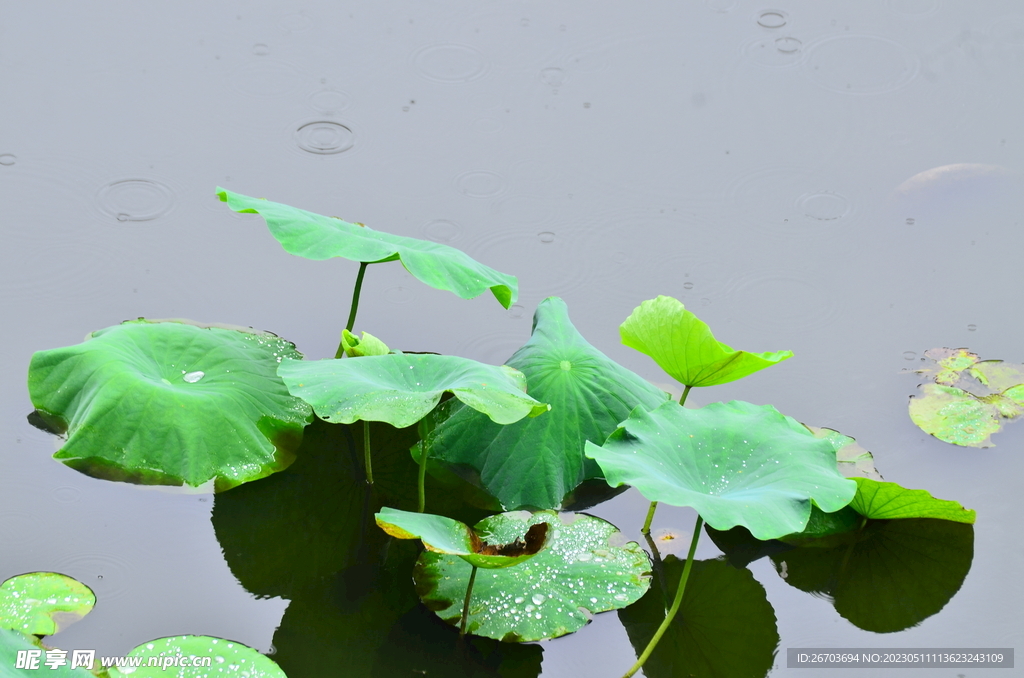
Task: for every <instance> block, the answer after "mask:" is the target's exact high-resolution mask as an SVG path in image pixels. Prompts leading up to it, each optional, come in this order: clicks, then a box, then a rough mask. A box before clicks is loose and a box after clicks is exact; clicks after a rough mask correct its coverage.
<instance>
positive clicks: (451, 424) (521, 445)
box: [428, 297, 668, 509]
mask: <svg viewBox="0 0 1024 678" xmlns="http://www.w3.org/2000/svg"><path fill="white" fill-rule="evenodd" d="M505 364H506V365H509V366H511V367H514V368H516V369H518V370H520V371H521V372H522V373H523V374H525V375H526V379H527V380H528V381H529V383H530V393H531V395H533V396H534V397H535V398H537V399H538V400H542V401H544V402H547V403H551V412H550V413H549V414H546V415H545V416H543V417H538V418H536V419H527V420H523V421H520V422H518V423H516V424H511V425H509V426H498V425H496V424H492V423H491V422H489V421H487V419H486V418H485V417H484V416H482V415H480V414H478V413H476V412H474V411H473V410H472V409H470V408H468V407H462V408H455V409H454V410H453V411H452V413H451V416H450V417H448V419H447V420H445V421H444V422H442V423H441V424H439V425H438V426H437V428H436V429H435V430H434V431H433V433H432V434H431V435H430V437H429V439H428V442H429V448H430V452H429V454H430V457H431V458H437V459H439V460H441V461H443V462H445V463H447V464H450V465H453V466H455V467H462V468H469V469H472V470H473V471H474V472H475V473H477V474H478V478H479V482H480V483H481V485H482V486H483V487H484V488H485V489H486V490H487V491H488V492H490V493H491V494H492V495H494V496H495V497H497V498H498V501H500V502H501V505H502V506H504V507H505V508H506V509H517V508H522V507H531V508H542V509H549V508H557V507H558V506H559V505H560V504H561V503H562V499H563V498H564V497H565V495H566V494H567V493H568V492H570V491H571V490H573V489H574V488H576V487H577V486H578V485H579V484H580V483H582V482H583V481H584V480H588V479H591V478H600V477H601V476H602V473H601V469H600V468H599V467H598V466H597V464H595V463H594V462H592V461H590V460H587V459H585V458H584V456H583V444H584V442H585V441H587V440H598V441H603V440H604V439H605V438H606V437H607V436H608V434H609V433H611V432H612V431H614V430H615V427H616V426H618V423H619V422H620V421H622V420H623V419H624V418H625V417H626V416H627V415H628V414H629V412H630V411H631V410H632V409H633V408H634V407H636V406H637V405H638V404H639V405H643V406H644V407H656V406H658V405H659V404H661V403H663V402H665V400H666V399H667V398H668V396H667V395H666V394H665V393H664V392H662V391H661V390H659V389H658V388H656V387H655V386H652V385H651V384H649V383H647V382H646V381H644V380H643V379H641V378H640V377H639V376H637V375H636V374H634V373H633V372H630V371H629V370H627V369H626V368H624V367H622V366H621V365H618V364H617V363H615V362H614V361H612V360H611V359H610V358H608V357H607V356H605V355H604V354H603V353H601V352H600V351H598V350H597V349H596V348H594V347H593V346H591V345H590V344H589V343H587V341H586V340H585V339H584V338H583V337H582V336H581V335H580V334H579V332H577V331H576V328H575V327H573V325H572V323H571V322H570V321H569V312H568V309H567V308H566V305H565V302H564V301H562V300H561V299H559V298H557V297H550V298H548V299H545V300H544V301H542V302H541V303H540V305H538V307H537V312H536V314H535V315H534V319H533V334H532V336H531V337H530V340H529V341H528V342H527V343H526V344H525V345H524V346H523V347H522V348H520V349H519V350H518V351H516V353H515V354H514V355H513V356H512V357H511V358H509V359H508V361H507V362H506V363H505Z"/></svg>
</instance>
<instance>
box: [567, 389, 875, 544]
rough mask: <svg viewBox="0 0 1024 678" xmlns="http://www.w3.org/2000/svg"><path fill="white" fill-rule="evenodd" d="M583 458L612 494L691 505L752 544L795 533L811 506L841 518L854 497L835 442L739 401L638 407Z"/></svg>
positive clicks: (767, 409)
mask: <svg viewBox="0 0 1024 678" xmlns="http://www.w3.org/2000/svg"><path fill="white" fill-rule="evenodd" d="M587 456H588V457H591V458H593V459H596V460H597V462H598V463H599V464H600V465H601V468H602V469H604V471H605V478H607V480H608V484H610V485H621V484H628V485H632V486H633V487H635V488H637V489H638V490H640V492H641V493H643V495H644V496H645V497H646V498H647V499H649V500H651V501H659V502H665V503H667V504H672V505H673V506H692V507H693V508H695V509H696V510H697V512H698V513H699V514H700V515H701V516H702V517H703V518H704V520H705V521H706V522H707V523H708V525H710V526H711V527H713V528H715V529H718V530H728V529H729V528H731V527H734V526H736V525H742V526H744V527H746V528H747V529H749V530H750V531H751V533H753V535H754V536H755V537H757V538H758V539H777V538H778V537H781V536H783V535H786V534H791V533H793V532H800V531H801V530H803V529H804V526H805V525H806V524H807V519H808V517H809V516H810V513H811V501H812V500H813V501H814V502H815V503H816V504H817V505H818V506H819V507H821V509H822V510H823V511H826V512H831V511H838V510H839V509H841V508H843V507H844V506H846V505H847V504H849V503H850V500H851V499H853V495H854V493H855V492H856V489H857V486H856V484H855V483H854V482H853V481H852V480H847V479H846V478H843V477H842V476H841V475H839V473H838V472H837V471H836V454H835V448H834V447H833V446H832V444H831V443H829V442H828V441H825V440H819V439H818V438H815V437H814V435H812V434H811V432H810V431H808V430H807V428H806V427H805V426H803V425H802V424H800V423H798V422H796V421H795V420H793V419H791V418H790V417H786V416H784V415H782V414H780V413H779V412H778V410H776V409H775V408H774V407H771V406H770V405H764V406H757V405H751V404H750V403H745V402H740V401H733V402H731V403H711V404H710V405H707V406H706V407H702V408H700V409H687V408H684V407H680V406H679V405H678V404H677V403H674V402H667V403H665V404H663V405H661V406H660V407H658V408H657V409H654V410H651V411H650V412H647V411H645V410H644V409H643V408H640V407H638V408H636V409H635V410H633V412H632V413H631V414H630V415H629V419H627V420H626V421H624V422H623V423H622V425H621V426H620V428H618V429H617V430H616V431H615V432H614V433H612V434H611V435H610V436H609V437H608V440H607V441H605V444H604V446H600V447H599V446H597V445H594V444H593V443H587Z"/></svg>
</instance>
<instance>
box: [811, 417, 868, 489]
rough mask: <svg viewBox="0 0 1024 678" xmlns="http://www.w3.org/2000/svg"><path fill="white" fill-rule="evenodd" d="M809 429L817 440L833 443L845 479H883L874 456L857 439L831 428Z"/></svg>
mask: <svg viewBox="0 0 1024 678" xmlns="http://www.w3.org/2000/svg"><path fill="white" fill-rule="evenodd" d="M805 426H806V424H805ZM807 428H808V429H809V430H810V431H811V433H813V434H814V437H815V438H820V439H822V440H827V441H828V442H830V443H832V447H834V448H835V450H836V467H837V468H838V469H839V472H840V473H841V474H843V476H844V477H846V478H858V477H859V478H872V479H874V480H881V479H882V474H881V473H879V472H878V469H876V468H875V457H874V455H872V454H871V453H870V452H868V451H867V450H865V449H864V448H863V447H861V446H860V445H858V444H857V441H856V440H855V439H853V438H851V437H850V436H846V435H843V434H842V433H840V432H839V431H835V430H833V429H830V428H818V427H816V426H807Z"/></svg>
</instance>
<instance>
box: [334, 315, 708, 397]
mask: <svg viewBox="0 0 1024 678" xmlns="http://www.w3.org/2000/svg"><path fill="white" fill-rule="evenodd" d="M351 331H352V330H349V332H351ZM691 388H693V387H692V386H687V387H686V388H684V389H683V395H681V396H679V404H680V405H682V404H683V403H685V402H686V396H687V394H689V392H690V389H691Z"/></svg>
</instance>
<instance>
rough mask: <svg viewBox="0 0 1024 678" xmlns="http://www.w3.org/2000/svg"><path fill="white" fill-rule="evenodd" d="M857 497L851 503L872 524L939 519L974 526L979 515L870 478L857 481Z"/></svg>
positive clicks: (921, 492) (914, 491) (953, 502)
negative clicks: (899, 520) (915, 519)
mask: <svg viewBox="0 0 1024 678" xmlns="http://www.w3.org/2000/svg"><path fill="white" fill-rule="evenodd" d="M854 481H856V483H857V495H856V496H855V497H854V498H853V501H852V502H851V503H850V508H852V509H854V510H856V511H857V512H858V513H860V514H861V515H862V516H864V517H865V518H871V519H873V520H886V519H894V518H900V519H906V518H937V519H939V520H950V521H953V522H956V523H968V524H974V520H975V518H976V517H977V514H976V513H975V512H974V511H971V510H969V509H965V508H964V507H963V506H961V505H960V503H959V502H955V501H947V500H945V499H936V498H935V497H933V496H932V495H931V494H929V493H928V492H927V491H925V490H908V489H906V488H903V487H900V486H899V485H897V484H896V483H883V482H879V481H877V480H871V479H870V478H854Z"/></svg>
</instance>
